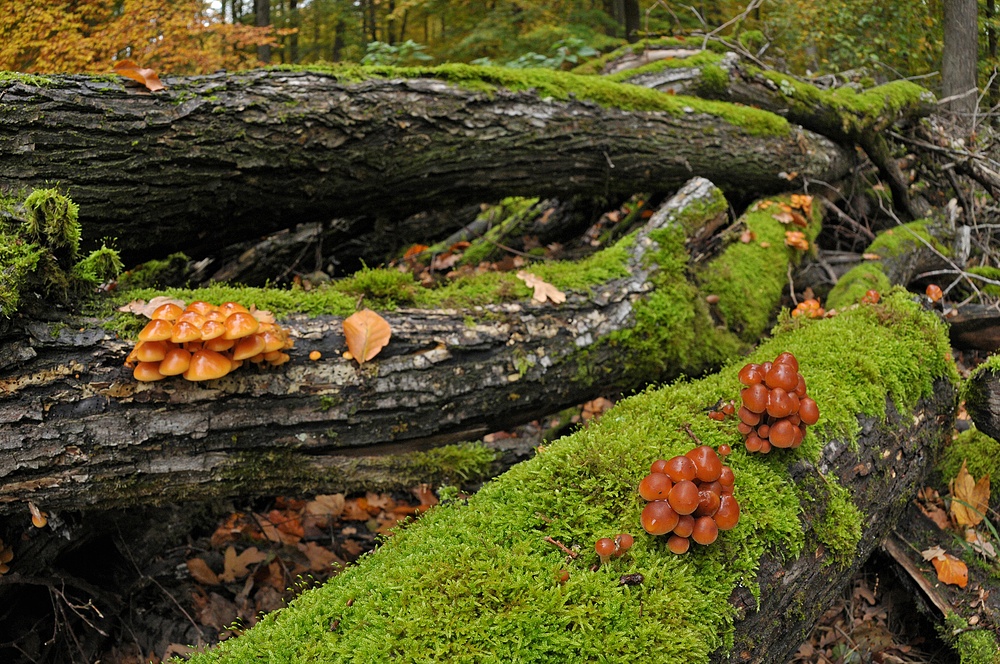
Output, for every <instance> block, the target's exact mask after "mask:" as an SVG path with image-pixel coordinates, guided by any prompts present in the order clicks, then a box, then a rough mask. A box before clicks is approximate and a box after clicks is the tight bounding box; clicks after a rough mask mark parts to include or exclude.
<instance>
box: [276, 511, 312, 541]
mask: <svg viewBox="0 0 1000 664" xmlns="http://www.w3.org/2000/svg"><path fill="white" fill-rule="evenodd" d="M267 520H268V521H269V522H270V523H271V524H272V525H273V526H274V527H275V528H276V529H277V531H278V536H279V537H280V538H281V541H282V542H284V543H285V544H296V543H297V542H298V541H299V540H300V539H302V537H303V536H304V535H305V530H304V529H303V528H302V519H300V518H299V516H298V514H295V513H293V512H290V511H287V510H286V511H281V510H271V511H270V512H268V513H267Z"/></svg>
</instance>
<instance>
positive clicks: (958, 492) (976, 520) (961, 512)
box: [949, 459, 990, 528]
mask: <svg viewBox="0 0 1000 664" xmlns="http://www.w3.org/2000/svg"><path fill="white" fill-rule="evenodd" d="M949 488H950V489H951V499H952V500H951V518H952V519H954V520H955V523H956V524H958V525H959V526H960V527H963V526H971V527H973V528H974V527H976V526H978V525H979V524H980V523H981V522H982V520H983V517H984V516H985V514H986V510H987V509H988V508H989V503H990V476H989V475H988V474H987V475H984V476H983V477H981V478H980V479H979V481H978V482H977V481H976V480H975V478H974V477H972V475H970V474H969V471H968V469H967V468H966V467H965V460H964V459H963V460H962V467H961V468H959V470H958V475H956V476H955V479H953V480H952V481H951V484H950V485H949Z"/></svg>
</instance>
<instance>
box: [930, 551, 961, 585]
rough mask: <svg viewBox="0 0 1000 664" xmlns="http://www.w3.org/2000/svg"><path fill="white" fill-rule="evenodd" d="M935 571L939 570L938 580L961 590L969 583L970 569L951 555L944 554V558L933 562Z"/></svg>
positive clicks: (935, 559)
mask: <svg viewBox="0 0 1000 664" xmlns="http://www.w3.org/2000/svg"><path fill="white" fill-rule="evenodd" d="M931 564H933V565H934V569H936V570H937V576H938V580H939V581H940V582H941V583H947V584H950V585H953V586H958V587H959V588H964V587H965V586H967V585H968V583H969V568H968V566H967V565H966V564H965V563H963V562H962V561H961V560H959V559H958V558H956V557H955V556H953V555H951V554H950V553H946V554H944V556H943V557H940V558H934V559H933V560H931Z"/></svg>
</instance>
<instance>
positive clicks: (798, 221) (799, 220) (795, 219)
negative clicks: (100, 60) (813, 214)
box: [788, 210, 809, 228]
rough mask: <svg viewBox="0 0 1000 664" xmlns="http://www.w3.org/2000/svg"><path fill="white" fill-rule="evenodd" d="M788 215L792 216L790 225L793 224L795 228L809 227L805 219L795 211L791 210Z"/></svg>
mask: <svg viewBox="0 0 1000 664" xmlns="http://www.w3.org/2000/svg"><path fill="white" fill-rule="evenodd" d="M788 214H790V215H792V223H793V224H795V225H796V226H801V227H802V228H806V227H807V226H809V222H808V221H806V218H805V217H803V216H802V215H801V214H799V213H798V212H796V211H795V210H792V211H791V212H789V213H788Z"/></svg>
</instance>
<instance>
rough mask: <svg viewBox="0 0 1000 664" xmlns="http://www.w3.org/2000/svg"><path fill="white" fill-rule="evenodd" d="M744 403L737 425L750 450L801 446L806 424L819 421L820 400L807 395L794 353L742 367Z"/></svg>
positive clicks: (741, 380)
mask: <svg viewBox="0 0 1000 664" xmlns="http://www.w3.org/2000/svg"><path fill="white" fill-rule="evenodd" d="M739 379H740V382H741V383H742V384H743V385H744V389H743V390H742V391H741V392H740V400H741V401H742V403H743V405H742V406H740V409H739V410H738V411H736V416H737V417H738V418H739V420H740V423H739V424H737V425H736V428H737V429H738V430H739V432H740V433H741V434H743V436H744V438H745V444H746V448H747V451H748V452H760V453H761V454H767V453H768V452H770V451H771V448H772V447H781V448H789V447H798V446H799V445H801V444H802V438H803V436H805V433H806V426H807V425H810V424H816V422H817V421H818V420H819V408H818V407H817V406H816V402H815V401H813V400H812V399H810V398H809V397H808V396H807V395H806V381H805V379H804V378H803V377H802V374H801V373H799V363H798V360H796V359H795V356H794V355H792V354H791V353H782V354H780V355H778V357H776V358H775V359H774V362H764V363H763V364H748V365H746V366H744V367H743V368H742V369H740V374H739Z"/></svg>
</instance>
